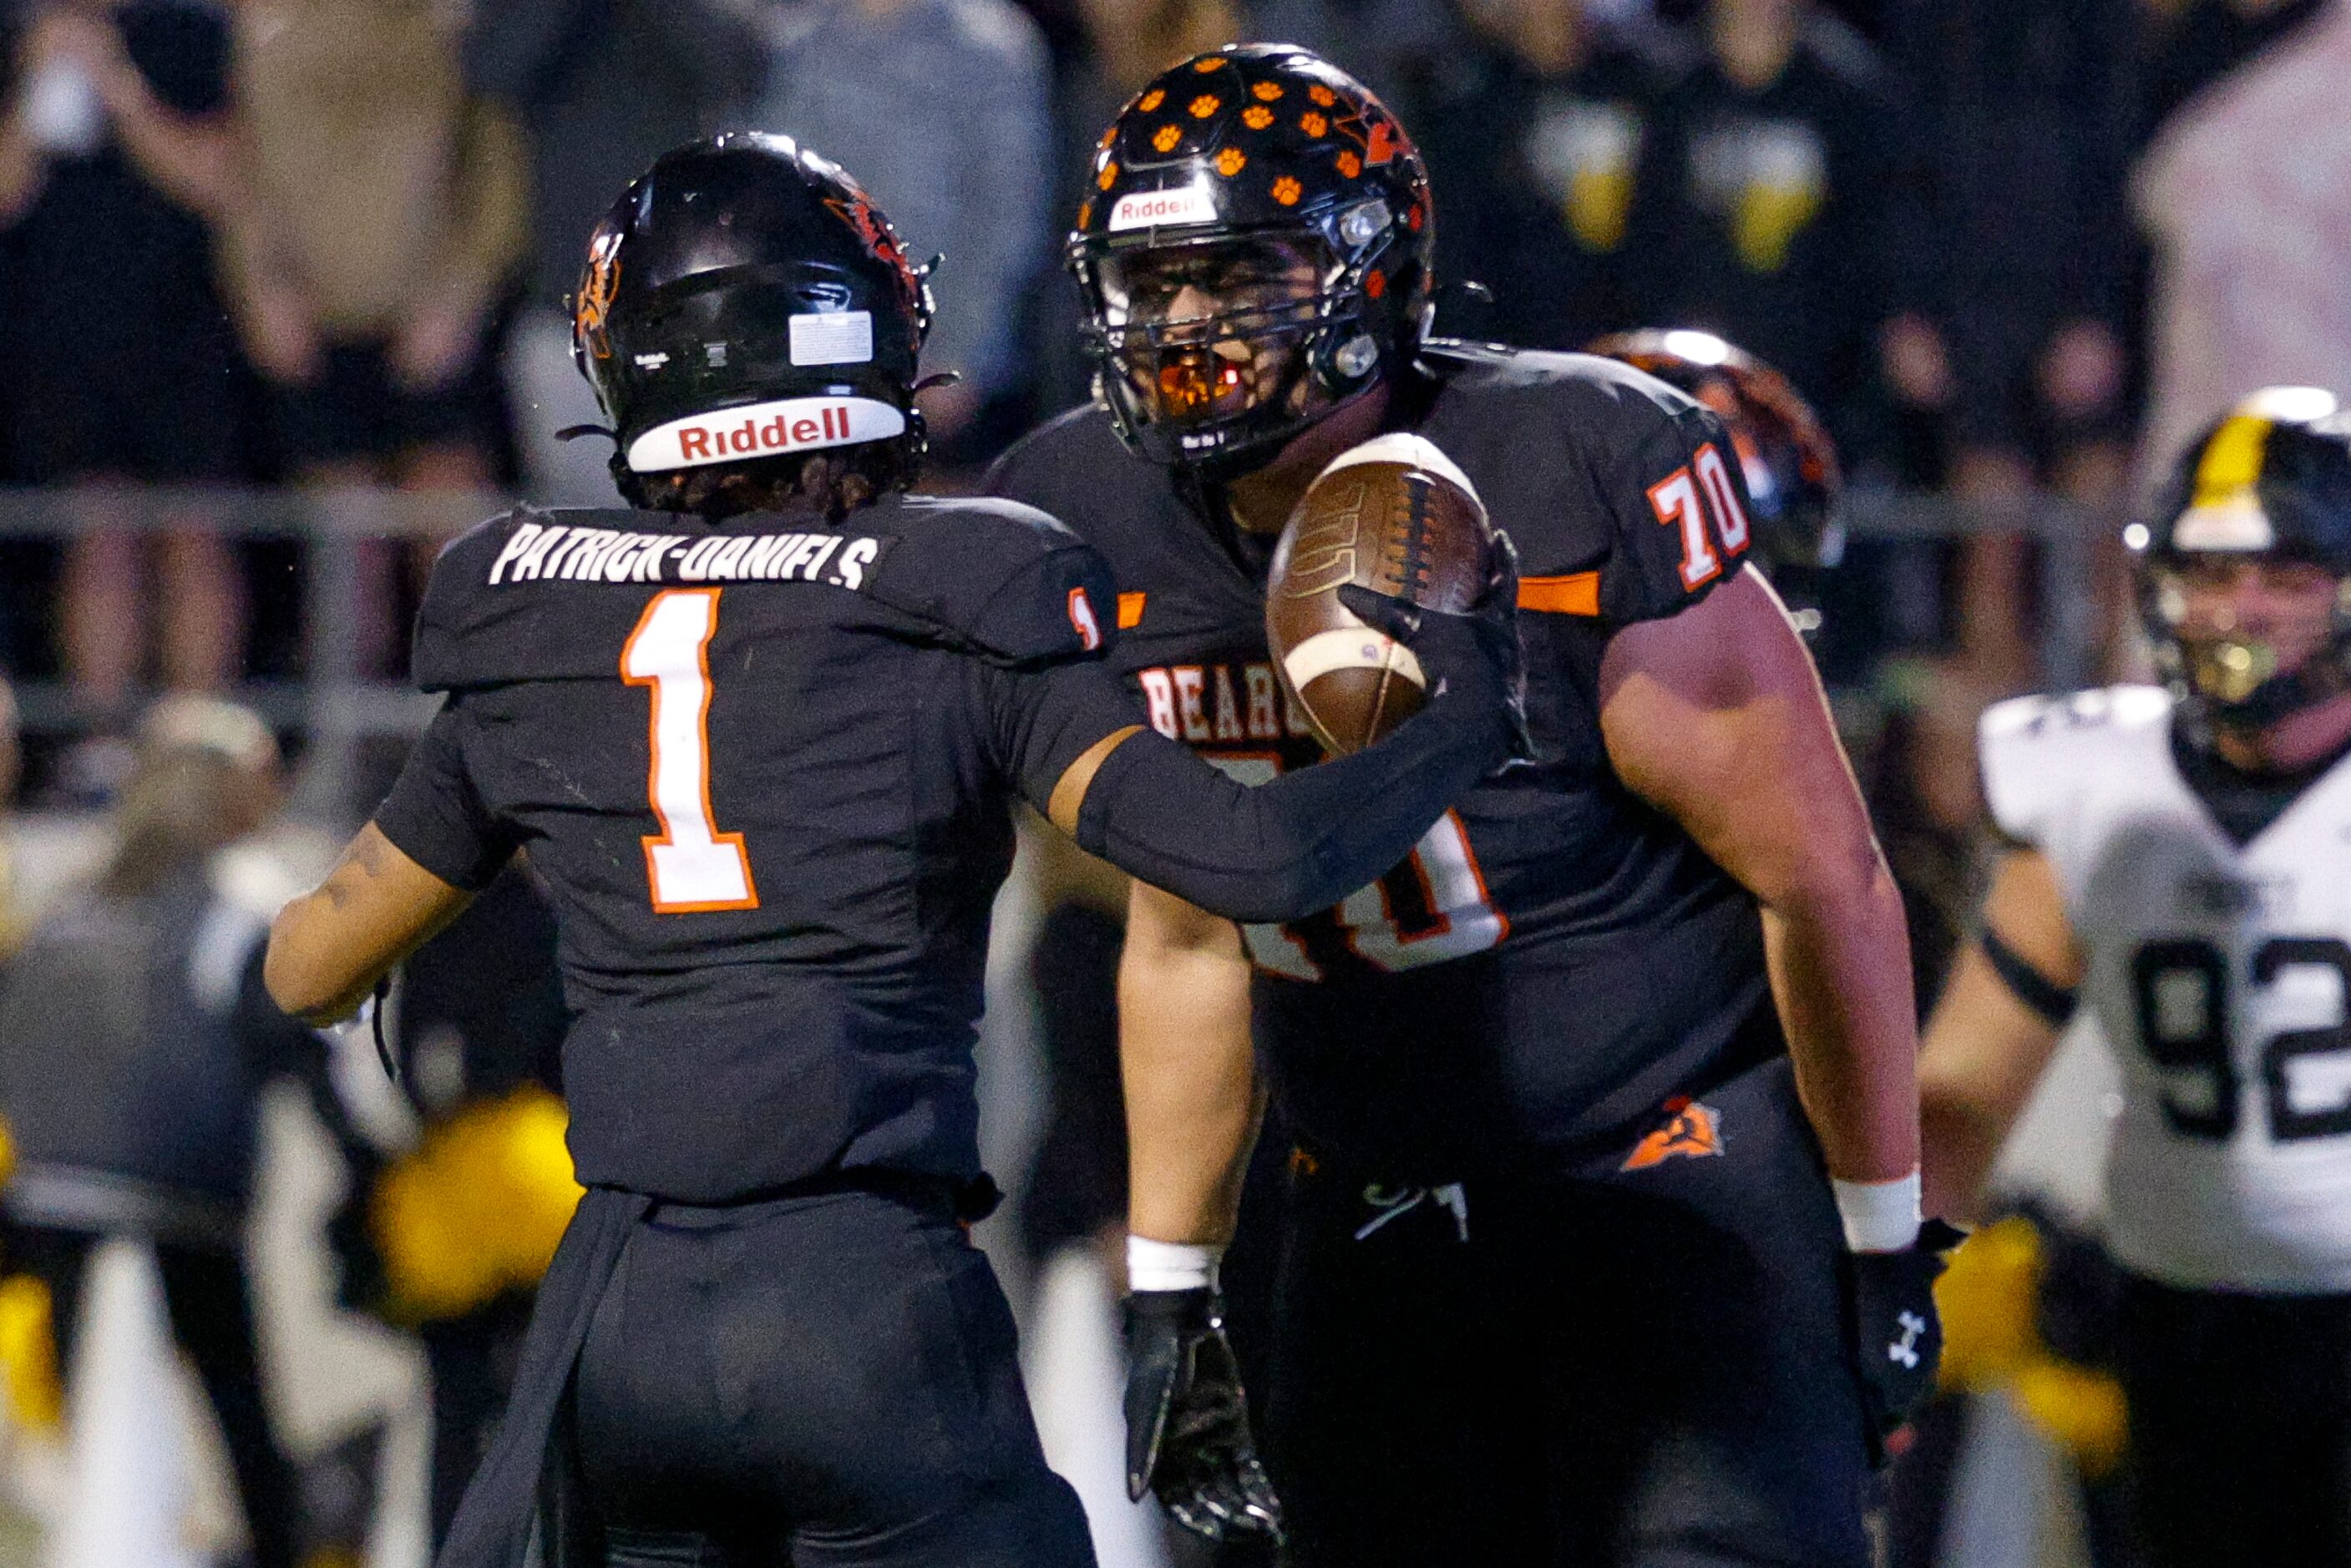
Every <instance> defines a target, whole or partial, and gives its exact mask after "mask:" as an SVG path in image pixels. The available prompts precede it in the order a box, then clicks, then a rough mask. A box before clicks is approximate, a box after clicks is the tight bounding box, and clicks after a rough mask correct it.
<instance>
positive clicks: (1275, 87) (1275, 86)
mask: <svg viewBox="0 0 2351 1568" xmlns="http://www.w3.org/2000/svg"><path fill="white" fill-rule="evenodd" d="M1249 91H1251V92H1253V93H1255V94H1256V95H1257V100H1258V102H1259V103H1279V102H1280V100H1281V84H1280V82H1259V83H1258V84H1257V86H1255V87H1253V88H1249Z"/></svg>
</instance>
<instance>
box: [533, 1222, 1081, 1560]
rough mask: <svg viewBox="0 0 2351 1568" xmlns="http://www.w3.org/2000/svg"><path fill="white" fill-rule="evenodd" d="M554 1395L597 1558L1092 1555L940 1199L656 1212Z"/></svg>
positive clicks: (1003, 1312)
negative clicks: (566, 1384)
mask: <svg viewBox="0 0 2351 1568" xmlns="http://www.w3.org/2000/svg"><path fill="white" fill-rule="evenodd" d="M573 1387H574V1394H573V1401H574V1403H573V1410H572V1423H571V1425H572V1438H573V1441H574V1442H576V1444H577V1453H578V1459H579V1469H580V1477H581V1480H583V1482H584V1483H585V1486H584V1491H585V1495H586V1498H587V1500H588V1501H589V1504H590V1508H591V1509H592V1510H593V1511H594V1512H595V1513H596V1515H597V1516H598V1519H599V1523H600V1525H601V1534H602V1537H603V1561H604V1563H605V1564H606V1565H607V1568H656V1565H658V1568H784V1565H786V1564H789V1565H790V1568H917V1565H920V1568H944V1565H946V1564H954V1565H956V1568H1092V1563H1093V1549H1092V1543H1091V1542H1090V1540H1089V1538H1088V1535H1087V1531H1086V1522H1085V1516H1084V1513H1083V1511H1081V1509H1080V1507H1079V1505H1078V1500H1077V1494H1076V1493H1075V1492H1073V1491H1071V1490H1070V1488H1069V1486H1068V1485H1067V1484H1066V1483H1065V1482H1063V1481H1062V1480H1061V1478H1060V1477H1058V1476H1056V1475H1054V1474H1053V1472H1052V1471H1051V1470H1050V1469H1047V1468H1046V1465H1045V1458H1044V1454H1043V1451H1042V1450H1041V1449H1040V1447H1039V1446H1038V1441H1037V1433H1036V1428H1035V1427H1034V1426H1033V1425H1032V1424H1031V1422H1030V1420H1029V1401H1028V1397H1027V1394H1026V1393H1025V1392H1024V1390H1023V1389H1022V1386H1021V1382H1020V1370H1019V1361H1018V1359H1017V1355H1016V1347H1015V1344H1014V1337H1013V1327H1012V1315H1011V1313H1010V1312H1009V1310H1008V1308H1007V1307H1006V1305H1005V1302H1004V1297H1003V1294H1002V1293H1001V1292H1000V1291H999V1290H998V1288H997V1283H996V1276H995V1275H994V1273H993V1272H990V1270H989V1268H988V1265H987V1260H986V1259H985V1258H984V1257H982V1256H981V1255H980V1253H979V1251H977V1249H976V1248H974V1247H973V1246H972V1244H971V1242H970V1240H969V1238H968V1237H967V1235H966V1234H965V1232H964V1230H963V1228H962V1227H961V1226H960V1225H958V1224H957V1223H956V1219H955V1215H954V1211H953V1205H952V1202H951V1199H950V1198H949V1197H948V1195H947V1194H946V1192H945V1190H944V1189H942V1191H941V1193H940V1194H939V1196H938V1198H937V1200H936V1201H935V1202H931V1201H925V1200H924V1199H922V1198H920V1197H919V1196H915V1195H884V1194H883V1193H880V1192H872V1191H863V1190H847V1191H832V1192H827V1193H824V1194H821V1195H817V1196H810V1197H798V1198H781V1199H771V1200H768V1201H763V1202H758V1203H746V1204H737V1205H730V1206H727V1207H723V1208H702V1207H694V1206H686V1205H677V1204H664V1205H660V1206H657V1207H655V1208H654V1209H653V1210H651V1211H650V1212H649V1213H648V1214H647V1215H646V1217H645V1218H644V1219H643V1220H641V1221H640V1222H639V1223H638V1225H637V1226H636V1228H635V1229H634V1230H633V1231H632V1232H631V1233H630V1236H629V1239H628V1241H627V1244H626V1245H625V1247H624V1248H623V1249H622V1252H621V1256H620V1261H619V1263H618V1266H617V1267H616V1269H615V1271H614V1273H613V1275H612V1278H611V1282H610V1283H609V1284H608V1285H607V1286H606V1288H605V1291H604V1294H603V1296H602V1299H601V1301H600V1302H599V1303H598V1305H597V1308H596V1312H595V1316H594V1319H593V1321H592V1323H591V1324H590V1328H589V1331H588V1337H587V1342H586V1345H584V1346H583V1348H582V1350H581V1352H580V1363H579V1367H578V1371H577V1373H576V1374H575V1381H574V1385H573Z"/></svg>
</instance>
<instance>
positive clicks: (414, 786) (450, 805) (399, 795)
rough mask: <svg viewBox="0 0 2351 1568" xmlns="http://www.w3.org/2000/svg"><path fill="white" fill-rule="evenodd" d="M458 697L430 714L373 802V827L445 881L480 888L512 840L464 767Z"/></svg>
mask: <svg viewBox="0 0 2351 1568" xmlns="http://www.w3.org/2000/svg"><path fill="white" fill-rule="evenodd" d="M460 702H461V700H460V699H458V698H455V697H453V698H451V699H450V700H449V701H447V702H445V703H444V704H443V705H442V708H441V711H440V712H439V713H437V714H435V715H434V719H433V722H432V724H431V726H430V727H429V728H427V729H426V730H425V732H424V735H423V739H421V740H419V741H418V742H416V748H415V750H413V751H412V752H410V753H408V762H407V763H406V765H405V766H403V767H402V769H401V770H400V777H399V778H398V779H397V780H395V781H394V782H393V784H392V793H391V794H388V795H386V796H384V797H383V804H382V805H380V806H378V807H376V811H375V826H376V829H377V831H378V832H380V833H381V834H382V835H383V836H385V837H386V838H389V839H391V840H392V847H394V848H396V849H398V850H399V851H400V852H401V853H402V855H405V856H407V857H409V858H410V859H411V860H413V861H415V862H416V863H417V864H418V865H419V866H422V867H424V868H425V869H426V870H427V871H430V872H432V873H433V875H434V876H435V877H440V878H441V880H443V881H444V882H446V883H448V884H449V885H450V886H451V887H453V888H464V889H465V891H467V892H469V893H478V892H480V891H481V890H482V889H483V888H486V887H488V886H489V885H490V879H491V878H492V877H496V875H497V874H498V868H499V867H502V866H504V865H505V864H506V863H507V861H508V860H509V859H511V858H512V857H513V856H514V851H515V839H514V836H513V835H512V833H511V832H509V831H508V830H507V827H506V826H505V825H504V824H502V823H500V822H499V821H498V820H497V819H496V817H495V816H494V815H492V814H491V812H490V810H489V808H488V807H487V806H486V805H484V804H483V802H482V797H481V794H480V793H479V792H478V791H476V790H475V788H474V781H473V779H472V778H471V777H470V776H468V774H466V772H465V743H464V730H465V723H466V717H465V711H464V710H463V708H462V707H461V706H460Z"/></svg>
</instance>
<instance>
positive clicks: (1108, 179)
mask: <svg viewBox="0 0 2351 1568" xmlns="http://www.w3.org/2000/svg"><path fill="white" fill-rule="evenodd" d="M1116 183H1118V165H1117V164H1115V163H1105V164H1103V165H1102V172H1101V173H1099V174H1097V175H1095V176H1094V189H1096V190H1098V191H1107V190H1109V189H1110V188H1111V187H1112V186H1113V185H1114V184H1116Z"/></svg>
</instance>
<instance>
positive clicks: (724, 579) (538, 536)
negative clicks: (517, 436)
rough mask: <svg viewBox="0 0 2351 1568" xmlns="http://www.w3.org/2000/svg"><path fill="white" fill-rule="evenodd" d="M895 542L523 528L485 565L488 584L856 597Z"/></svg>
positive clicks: (537, 525)
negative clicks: (754, 587)
mask: <svg viewBox="0 0 2351 1568" xmlns="http://www.w3.org/2000/svg"><path fill="white" fill-rule="evenodd" d="M896 543H897V541H896V540H895V539H893V538H878V537H875V536H873V535H856V534H705V535H701V536H699V537H692V536H687V535H677V534H639V533H634V532H631V531H628V530H623V529H617V528H589V527H581V526H578V525H576V524H564V523H550V524H540V523H524V524H519V525H517V527H516V529H515V531H514V533H513V534H512V535H509V536H508V537H507V542H506V546H505V548H503V549H501V550H500V551H499V552H498V554H497V558H496V560H494V561H492V562H491V563H490V572H489V583H490V586H491V587H500V586H502V585H508V584H514V583H529V582H566V583H752V582H766V583H781V582H797V583H826V584H830V585H831V587H837V588H849V589H852V590H855V589H860V588H862V587H864V586H865V582H866V579H867V578H868V577H870V576H872V573H873V569H874V567H875V566H878V565H880V564H881V561H882V558H883V556H886V555H888V554H889V552H890V549H891V546H893V545H895V544H896Z"/></svg>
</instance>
